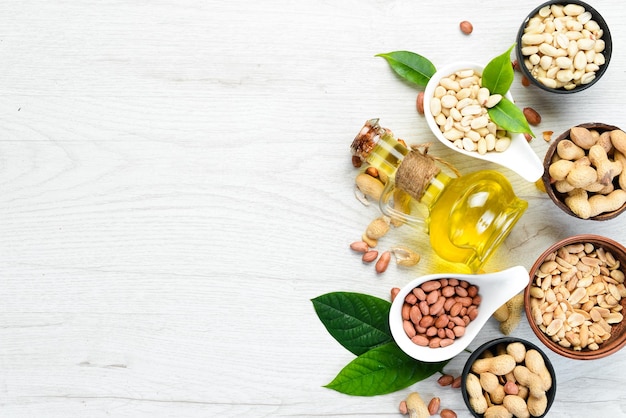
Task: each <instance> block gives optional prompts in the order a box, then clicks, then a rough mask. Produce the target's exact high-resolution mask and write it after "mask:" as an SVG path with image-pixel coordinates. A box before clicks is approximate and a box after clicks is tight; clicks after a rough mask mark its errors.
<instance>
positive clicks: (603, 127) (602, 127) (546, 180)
mask: <svg viewBox="0 0 626 418" xmlns="http://www.w3.org/2000/svg"><path fill="white" fill-rule="evenodd" d="M576 126H578V127H581V128H587V129H590V130H591V129H594V130H597V131H598V132H600V133H602V132H604V131H612V130H614V129H620V128H618V127H617V126H613V125H607V124H606V123H599V122H590V123H582V124H580V125H576ZM569 134H570V129H568V130H567V131H565V132H563V133H562V134H561V135H559V136H558V137H557V138H556V139H555V140H554V141H552V144H550V147H549V148H548V150H547V151H546V155H545V157H544V159H543V176H542V180H543V184H544V187H545V189H546V192H547V193H548V196H550V199H552V201H553V202H554V204H555V205H556V206H557V207H558V208H559V209H561V210H562V211H563V212H565V213H567V214H568V215H570V216H573V217H575V218H578V219H582V218H580V217H579V216H578V215H576V214H575V213H574V212H572V210H571V209H570V208H569V207H568V206H567V205H566V204H565V198H566V197H567V194H564V193H560V192H558V191H557V190H556V189H555V188H554V186H553V184H552V179H551V178H550V172H549V168H550V164H551V163H552V158H553V157H554V154H555V153H556V147H557V145H558V143H559V142H561V141H563V140H565V139H568V138H569ZM615 182H617V178H616V179H615ZM615 188H616V189H617V188H619V185H618V184H617V183H616V184H615ZM625 210H626V204H624V205H622V207H621V208H619V209H617V210H615V211H613V212H604V213H601V214H599V215H597V216H592V217H591V218H588V219H589V220H593V221H607V220H609V219H613V218H615V217H616V216H618V215H619V214H621V213H622V212H624V211H625Z"/></svg>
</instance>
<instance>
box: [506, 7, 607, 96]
mask: <svg viewBox="0 0 626 418" xmlns="http://www.w3.org/2000/svg"><path fill="white" fill-rule="evenodd" d="M553 4H577V5H579V6H583V7H584V8H585V11H588V12H590V13H591V15H592V18H593V20H595V21H596V22H597V23H598V25H599V26H600V27H601V28H602V30H603V34H602V39H603V40H604V45H605V47H604V51H603V54H604V64H602V65H601V66H600V68H599V69H598V71H597V72H596V77H595V78H594V79H593V80H592V81H591V82H589V83H587V84H582V85H578V86H576V87H575V88H573V89H571V90H565V89H564V88H558V89H553V88H550V87H548V86H545V85H544V84H543V83H540V82H539V80H537V79H536V78H535V77H534V76H533V75H532V74H531V73H530V71H529V70H528V69H527V68H526V66H525V65H524V55H523V54H522V42H521V38H522V35H523V34H524V28H525V27H526V25H527V24H528V21H529V20H530V19H531V18H532V17H533V16H535V15H536V14H537V13H538V12H539V10H541V9H542V8H544V7H546V6H550V5H553ZM612 55H613V39H612V37H611V32H610V30H609V25H608V24H607V23H606V20H604V17H603V16H602V15H601V14H600V12H598V11H597V10H596V9H594V8H593V7H592V6H591V5H589V4H588V3H585V2H584V1H581V0H549V1H546V2H544V3H542V4H540V5H539V6H537V7H535V8H534V9H533V10H532V11H531V12H530V13H528V15H527V16H526V17H525V18H524V20H523V21H522V24H521V25H520V27H519V29H518V31H517V35H516V36H515V56H516V58H517V61H518V63H519V69H520V71H521V72H522V74H523V75H524V76H525V77H526V78H528V80H529V81H530V82H531V83H532V84H533V85H535V86H537V87H539V88H540V89H542V90H544V91H547V92H550V93H557V94H572V93H578V92H579V91H583V90H586V89H588V88H589V87H591V86H593V85H594V84H596V83H597V82H598V81H599V80H600V78H602V76H603V75H604V73H605V72H606V70H607V69H608V67H609V62H610V61H611V56H612Z"/></svg>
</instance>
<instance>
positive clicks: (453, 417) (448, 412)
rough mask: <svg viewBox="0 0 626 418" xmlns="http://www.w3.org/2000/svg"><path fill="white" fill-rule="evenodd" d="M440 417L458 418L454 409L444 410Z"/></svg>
mask: <svg viewBox="0 0 626 418" xmlns="http://www.w3.org/2000/svg"><path fill="white" fill-rule="evenodd" d="M439 416H440V417H441V418H456V417H457V415H456V412H454V411H453V410H452V409H442V410H441V412H440V413H439Z"/></svg>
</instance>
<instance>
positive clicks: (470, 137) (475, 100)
mask: <svg viewBox="0 0 626 418" xmlns="http://www.w3.org/2000/svg"><path fill="white" fill-rule="evenodd" d="M500 100H502V96H501V95H499V94H491V93H490V92H489V90H488V89H487V88H485V87H482V78H481V76H480V74H478V73H477V72H475V71H474V70H472V69H468V70H461V71H456V72H455V73H453V74H450V75H449V76H447V77H443V78H442V79H441V80H439V84H438V86H437V87H435V91H434V94H433V97H432V98H431V101H430V109H429V111H430V112H431V114H432V115H433V117H434V119H435V122H436V123H437V125H438V126H439V130H440V131H441V133H442V134H443V136H444V138H446V139H447V140H449V141H450V142H452V143H453V144H454V146H456V147H457V148H460V149H463V150H465V151H470V152H478V153H479V154H486V153H487V152H491V151H498V152H502V151H505V150H506V149H507V148H508V147H509V145H510V144H511V137H510V136H509V135H508V133H507V132H506V131H504V130H501V129H499V128H498V126H497V125H496V124H495V123H494V122H493V121H492V120H491V118H490V117H489V114H488V109H489V108H491V107H493V106H495V105H497V104H498V103H499V102H500Z"/></svg>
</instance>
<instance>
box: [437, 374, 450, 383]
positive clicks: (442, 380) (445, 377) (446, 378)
mask: <svg viewBox="0 0 626 418" xmlns="http://www.w3.org/2000/svg"><path fill="white" fill-rule="evenodd" d="M452 382H454V376H452V375H451V374H444V375H443V376H441V377H440V378H439V379H437V383H439V385H440V386H450V385H451V384H452Z"/></svg>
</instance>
